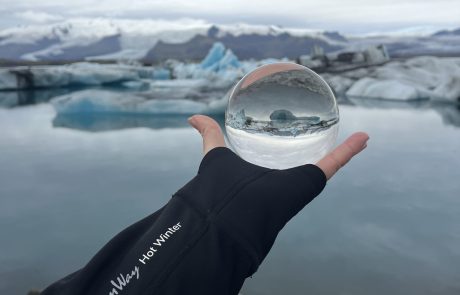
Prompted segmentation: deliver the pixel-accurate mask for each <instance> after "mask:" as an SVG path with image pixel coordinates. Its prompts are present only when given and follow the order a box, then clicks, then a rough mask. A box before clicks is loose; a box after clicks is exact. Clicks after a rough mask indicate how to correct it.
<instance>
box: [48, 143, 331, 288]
mask: <svg viewBox="0 0 460 295" xmlns="http://www.w3.org/2000/svg"><path fill="white" fill-rule="evenodd" d="M325 185H326V176H325V175H324V173H323V172H322V171H321V169H319V168H318V167H317V166H315V165H311V164H306V165H302V166H298V167H294V168H291V169H285V170H277V169H269V168H264V167H260V166H257V165H254V164H251V163H249V162H247V161H245V160H243V159H241V158H240V157H239V156H238V155H236V154H235V153H234V152H233V151H231V150H230V149H229V148H226V147H216V148H214V149H212V150H210V151H209V152H208V153H207V154H206V155H205V156H204V158H203V159H202V161H201V163H200V166H199V169H198V173H197V175H196V176H195V177H194V178H193V179H192V180H190V181H189V182H188V183H187V184H186V185H185V186H184V187H182V188H181V189H179V190H178V191H177V192H176V193H175V194H174V195H173V196H172V198H171V199H170V200H169V201H168V203H167V204H166V205H165V206H163V207H162V208H161V209H159V210H158V211H156V212H155V213H153V214H151V215H149V216H147V217H145V218H144V219H142V220H140V221H138V222H136V223H135V224H133V225H131V226H129V227H128V228H126V229H125V230H123V231H122V232H120V233H119V234H117V235H116V236H115V237H114V238H112V239H111V240H110V241H109V242H108V243H107V244H106V245H105V246H104V247H103V248H102V249H101V250H99V251H98V253H97V254H96V255H95V256H94V257H93V258H92V259H91V260H90V261H89V262H88V263H87V264H86V265H85V266H84V267H82V268H81V269H79V270H78V271H76V272H74V273H72V274H70V275H68V276H66V277H64V278H62V279H61V280H59V281H57V282H55V283H54V284H52V285H50V286H49V287H48V288H46V289H45V290H44V291H43V292H42V293H41V294H42V295H57V294H60V295H93V294H94V295H96V294H97V295H99V294H101V295H128V294H130V295H154V294H166V295H178V294H200V295H211V294H212V295H215V294H220V295H226V294H228V295H234V294H238V292H239V290H240V289H241V287H242V285H243V283H244V280H245V279H246V278H247V277H249V276H251V275H252V274H253V273H254V272H255V271H256V270H257V269H258V267H259V265H260V264H261V263H262V261H263V260H264V258H265V257H266V256H267V254H268V252H269V251H270V249H271V247H272V246H273V243H274V241H275V239H276V237H277V235H278V233H279V231H280V230H281V229H282V228H283V227H284V226H285V224H286V223H287V222H288V221H289V220H290V219H291V218H292V217H293V216H295V215H296V214H297V213H298V212H299V211H300V210H301V209H302V208H303V207H304V206H305V205H306V204H308V203H309V202H310V201H311V200H313V198H315V197H316V196H317V195H318V194H319V193H320V192H321V191H322V190H323V188H324V186H325ZM280 283H282V282H280Z"/></svg>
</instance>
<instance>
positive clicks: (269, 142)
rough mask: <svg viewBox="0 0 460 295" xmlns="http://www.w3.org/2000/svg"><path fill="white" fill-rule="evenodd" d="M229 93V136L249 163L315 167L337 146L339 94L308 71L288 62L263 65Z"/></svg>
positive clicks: (226, 126)
mask: <svg viewBox="0 0 460 295" xmlns="http://www.w3.org/2000/svg"><path fill="white" fill-rule="evenodd" d="M228 95H229V100H228V106H227V110H226V112H225V129H226V133H227V138H228V141H229V143H230V147H231V148H232V149H233V150H234V151H235V152H236V153H237V154H238V155H239V156H240V157H241V158H243V159H244V160H246V161H248V162H251V163H253V164H256V165H258V166H263V167H268V168H274V169H287V168H291V167H295V166H300V165H303V164H307V163H313V164H314V163H316V162H317V161H318V160H320V159H321V158H322V157H323V156H325V155H326V154H327V153H328V152H329V151H330V150H331V149H332V147H333V146H334V144H335V141H336V138H337V133H338V122H339V110H338V107H337V102H336V99H335V96H334V94H333V92H332V90H331V88H330V87H329V85H328V84H327V83H326V81H324V80H323V79H322V78H321V77H320V76H319V75H318V74H316V73H315V72H313V71H312V70H310V69H308V68H307V67H304V66H301V65H298V64H295V63H287V62H281V63H273V64H268V65H264V66H261V67H259V68H257V69H255V70H253V71H252V72H250V73H248V74H247V75H245V76H244V77H243V78H242V79H241V80H240V81H239V82H238V83H237V84H236V85H235V86H234V87H233V89H232V90H231V91H230V92H229V94H228Z"/></svg>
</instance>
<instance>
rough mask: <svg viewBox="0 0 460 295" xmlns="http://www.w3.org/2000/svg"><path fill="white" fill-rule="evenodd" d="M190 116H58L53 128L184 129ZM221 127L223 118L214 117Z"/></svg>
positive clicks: (84, 129) (97, 130)
mask: <svg viewBox="0 0 460 295" xmlns="http://www.w3.org/2000/svg"><path fill="white" fill-rule="evenodd" d="M189 116H190V115H147V114H140V115H136V114H64V115H61V114H58V115H57V116H56V117H54V119H53V126H54V127H60V128H69V129H77V130H83V131H89V132H101V131H112V130H120V129H128V128H138V127H144V128H150V129H164V128H184V127H189V126H190V125H189V124H188V122H187V118H188V117H189ZM214 118H215V119H216V120H217V121H218V122H219V124H220V125H221V126H223V124H224V116H223V115H221V116H216V117H214Z"/></svg>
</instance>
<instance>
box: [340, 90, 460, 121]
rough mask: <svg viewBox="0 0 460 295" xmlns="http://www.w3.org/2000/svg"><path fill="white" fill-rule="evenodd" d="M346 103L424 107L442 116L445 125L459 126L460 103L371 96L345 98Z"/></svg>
mask: <svg viewBox="0 0 460 295" xmlns="http://www.w3.org/2000/svg"><path fill="white" fill-rule="evenodd" d="M344 99H345V98H344ZM345 103H346V104H347V105H351V106H359V107H364V108H374V109H388V110H390V109H426V110H434V111H436V113H438V114H439V115H440V116H441V117H442V122H443V123H444V124H445V125H451V126H455V127H460V105H458V104H452V103H449V102H436V101H429V100H419V101H391V100H380V99H372V98H356V97H354V98H352V97H348V98H346V102H345Z"/></svg>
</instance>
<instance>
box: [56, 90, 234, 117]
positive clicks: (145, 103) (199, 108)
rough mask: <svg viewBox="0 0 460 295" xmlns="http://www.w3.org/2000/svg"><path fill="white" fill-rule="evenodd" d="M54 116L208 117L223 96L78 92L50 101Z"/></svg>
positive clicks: (223, 101) (222, 105)
mask: <svg viewBox="0 0 460 295" xmlns="http://www.w3.org/2000/svg"><path fill="white" fill-rule="evenodd" d="M51 103H52V104H53V106H54V108H55V110H56V112H57V113H58V114H61V115H63V114H77V113H80V114H83V113H84V114H95V113H106V114H109V113H112V114H196V113H202V114H212V113H222V112H223V111H224V109H225V105H226V103H227V100H226V98H225V97H222V98H220V99H215V100H208V101H194V100H190V99H179V98H172V99H171V98H168V99H160V98H157V99H149V98H147V97H145V95H143V94H142V93H136V94H133V93H119V92H112V91H107V90H82V91H77V92H73V93H71V94H66V95H62V96H58V97H56V98H54V99H52V100H51Z"/></svg>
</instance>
